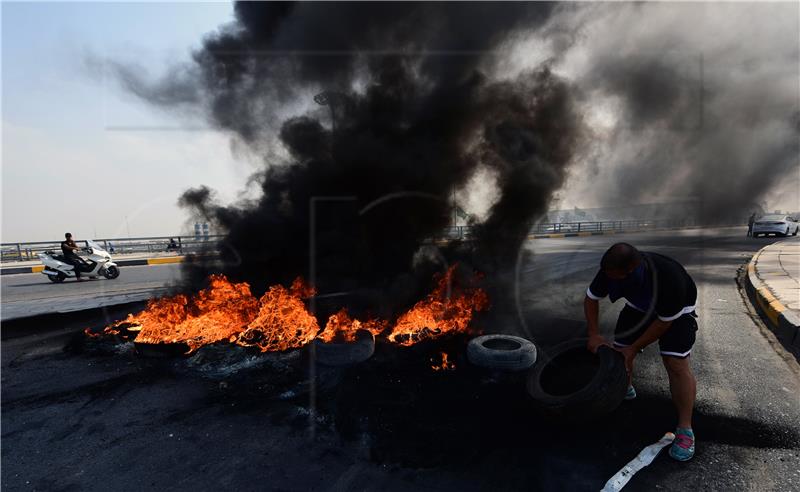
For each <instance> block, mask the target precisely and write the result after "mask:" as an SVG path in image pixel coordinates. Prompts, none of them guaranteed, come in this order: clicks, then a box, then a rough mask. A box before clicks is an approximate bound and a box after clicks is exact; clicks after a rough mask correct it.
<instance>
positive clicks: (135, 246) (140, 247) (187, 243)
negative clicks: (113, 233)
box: [0, 235, 224, 263]
mask: <svg viewBox="0 0 800 492" xmlns="http://www.w3.org/2000/svg"><path fill="white" fill-rule="evenodd" d="M223 237H224V236H220V235H215V236H207V237H200V238H196V237H195V236H158V237H131V238H101V239H92V241H94V242H96V243H98V244H101V245H102V246H103V248H104V249H105V250H106V251H108V252H109V253H112V254H115V255H120V254H134V253H147V254H154V253H165V252H176V253H179V254H187V253H196V252H199V251H201V250H203V249H204V247H207V246H209V243H212V244H213V243H214V242H215V241H217V240H219V239H222V238H223ZM170 239H174V240H175V242H176V243H177V245H178V246H177V248H175V249H167V246H168V245H169V240H170ZM76 243H77V244H78V245H83V246H85V245H86V242H85V241H83V240H78V241H76ZM48 250H51V251H56V252H60V251H61V241H33V242H24V243H2V244H0V261H1V262H2V263H7V262H13V261H27V260H37V259H38V258H39V256H38V255H39V253H42V252H44V251H48Z"/></svg>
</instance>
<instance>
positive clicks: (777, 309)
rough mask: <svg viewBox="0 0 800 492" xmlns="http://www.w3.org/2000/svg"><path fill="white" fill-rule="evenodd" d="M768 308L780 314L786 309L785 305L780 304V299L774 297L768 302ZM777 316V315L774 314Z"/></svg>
mask: <svg viewBox="0 0 800 492" xmlns="http://www.w3.org/2000/svg"><path fill="white" fill-rule="evenodd" d="M769 307H770V309H773V310H774V311H775V312H776V313H778V314H780V313H782V312H784V311H786V307H785V306H784V305H783V304H781V301H779V300H777V299H775V300H774V301H772V302H770V303H769ZM776 317H777V316H776Z"/></svg>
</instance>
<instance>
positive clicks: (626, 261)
mask: <svg viewBox="0 0 800 492" xmlns="http://www.w3.org/2000/svg"><path fill="white" fill-rule="evenodd" d="M640 261H642V254H641V253H639V250H637V249H636V248H634V247H633V246H631V245H630V244H628V243H617V244H615V245H613V246H611V247H610V248H608V250H607V251H606V252H605V254H603V258H602V259H601V260H600V268H602V269H603V271H606V272H607V271H623V272H627V271H628V270H630V269H631V267H633V266H636V265H638V264H639V262H640Z"/></svg>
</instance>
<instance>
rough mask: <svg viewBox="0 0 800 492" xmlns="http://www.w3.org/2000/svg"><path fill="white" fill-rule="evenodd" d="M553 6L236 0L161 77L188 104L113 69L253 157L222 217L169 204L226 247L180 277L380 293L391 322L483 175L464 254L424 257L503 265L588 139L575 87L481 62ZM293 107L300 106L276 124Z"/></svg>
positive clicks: (199, 199) (193, 202)
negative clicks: (298, 279) (415, 269)
mask: <svg viewBox="0 0 800 492" xmlns="http://www.w3.org/2000/svg"><path fill="white" fill-rule="evenodd" d="M554 9H555V6H554V5H553V4H550V3H504V4H494V3H480V2H469V3H456V2H447V3H384V2H381V3H364V2H355V3H349V2H335V3H334V2H321V3H315V2H303V3H283V2H267V3H262V2H242V3H237V4H236V5H235V17H236V20H235V22H233V23H232V24H229V25H225V26H223V27H221V28H220V29H219V31H218V32H216V33H213V34H210V35H208V36H207V37H206V39H205V40H204V42H203V45H202V47H201V48H200V49H198V50H197V51H196V52H195V53H194V55H193V62H192V63H191V64H189V65H188V66H186V67H184V70H183V72H182V73H181V74H178V75H176V74H175V73H172V74H171V77H172V78H174V79H175V84H179V85H180V86H182V87H184V86H186V85H187V84H189V83H190V82H191V84H190V85H192V84H193V85H192V87H193V89H192V91H191V93H192V94H197V95H198V96H197V97H196V98H193V99H192V100H190V101H189V102H188V103H187V97H186V96H185V95H180V94H178V96H177V97H175V99H174V100H173V101H170V100H169V98H170V96H171V95H174V94H175V91H174V90H173V89H174V87H173V86H171V85H170V83H169V81H168V80H167V81H159V82H157V83H147V82H145V81H142V80H139V79H137V78H136V77H134V76H133V75H132V74H131V72H130V71H128V72H125V73H122V72H120V75H121V76H122V77H123V78H124V79H125V85H126V86H127V87H128V88H130V89H131V90H132V91H133V92H134V93H136V94H138V95H140V96H142V97H145V98H146V99H148V100H151V101H153V102H155V103H157V104H159V105H161V106H164V105H166V106H170V105H172V106H174V107H176V108H180V107H184V106H185V105H187V104H190V105H193V106H198V105H199V106H200V107H202V108H203V109H204V110H205V111H206V114H207V116H208V119H209V121H210V122H211V123H212V124H213V125H214V126H215V127H217V128H219V129H221V130H223V131H226V132H229V133H230V134H231V135H232V136H233V138H235V139H236V140H237V141H239V142H244V143H245V144H246V145H247V146H249V148H251V149H252V150H253V151H254V152H257V153H261V155H263V156H264V167H263V169H262V170H261V171H260V172H259V173H258V174H257V182H258V183H259V185H260V188H261V190H260V191H261V193H260V196H259V197H258V198H257V199H256V200H255V201H251V202H247V203H246V204H240V205H222V204H218V203H215V202H214V200H213V193H212V192H211V190H210V189H208V188H205V187H200V188H196V189H191V190H189V191H187V192H186V193H185V194H184V195H183V196H182V197H181V199H180V204H181V205H183V206H185V207H188V208H190V209H192V210H193V211H194V212H195V213H197V214H199V215H201V216H203V217H205V218H207V219H208V220H210V221H211V222H212V223H213V224H215V225H216V226H217V227H218V228H220V229H221V230H222V231H224V232H225V234H226V237H225V239H224V240H223V241H221V243H220V251H221V254H222V262H221V265H220V264H197V263H195V264H191V265H190V266H189V269H188V272H187V278H189V279H190V280H191V281H197V280H198V279H202V278H203V277H204V276H205V274H207V273H209V272H211V271H214V270H220V269H221V271H222V272H224V273H226V274H227V275H229V276H230V277H232V278H234V279H236V280H244V281H248V282H249V283H250V284H251V285H252V286H253V287H254V290H256V291H259V290H263V289H264V288H266V287H267V286H268V285H269V284H272V283H276V282H281V283H287V282H290V281H291V280H292V279H293V278H294V277H295V276H297V275H304V276H308V275H313V277H314V279H313V280H314V281H315V283H316V285H317V287H318V288H319V290H320V291H321V292H322V293H323V294H324V293H330V292H337V291H347V290H353V289H360V288H365V287H367V288H370V289H377V291H380V292H384V293H386V292H388V293H391V295H390V296H388V300H387V296H386V295H384V296H383V300H384V303H385V304H388V305H389V307H388V310H389V311H391V309H392V308H393V307H396V306H400V305H403V304H407V302H408V301H409V300H410V299H413V296H415V295H417V294H418V292H417V291H418V288H419V287H427V284H428V282H429V281H430V276H429V275H428V274H429V273H430V272H429V271H427V270H429V269H430V268H428V269H427V270H426V269H425V268H421V270H420V271H422V272H423V273H424V275H419V278H420V279H423V281H422V282H421V283H420V282H417V281H416V280H415V279H414V276H413V275H409V272H411V271H412V265H413V264H414V263H415V257H416V258H417V260H418V259H419V258H420V257H421V256H423V257H424V256H425V255H420V254H419V251H420V247H421V245H423V244H424V243H426V242H430V241H431V240H432V239H434V238H436V237H439V236H440V235H441V233H442V231H443V230H444V229H445V228H446V227H447V226H448V225H449V224H450V223H451V221H452V211H453V210H452V206H453V203H452V201H451V196H452V194H453V191H454V190H455V189H458V188H461V187H463V186H464V185H465V184H466V183H467V181H468V180H469V179H470V178H471V177H472V176H473V175H474V173H475V172H476V170H477V169H478V168H479V167H488V168H490V169H492V170H493V171H494V172H495V174H496V176H497V182H498V186H497V188H498V191H497V196H496V200H495V202H494V205H493V206H492V207H491V209H490V211H489V213H488V217H487V218H486V219H485V220H484V221H482V222H481V223H478V224H476V235H475V241H474V242H470V243H469V245H468V246H465V245H461V246H460V247H459V248H455V247H451V248H450V249H449V250H448V251H444V253H440V254H439V255H438V256H437V255H433V256H431V255H428V256H429V257H431V258H433V259H434V260H435V261H439V262H440V263H441V262H448V261H454V260H456V259H461V260H462V261H466V262H467V263H469V264H470V265H473V266H475V267H477V268H479V269H481V270H484V273H489V274H491V273H492V272H494V271H497V272H500V271H502V270H503V269H508V268H511V267H512V266H513V265H514V263H515V261H516V258H517V254H518V251H519V248H520V246H521V244H522V241H523V240H524V238H525V236H526V234H527V232H528V228H529V226H530V223H531V222H532V221H533V220H534V219H536V218H537V217H538V216H540V215H541V214H542V213H543V212H545V211H546V209H547V205H548V203H549V200H550V198H551V196H552V194H553V192H554V191H555V190H557V189H558V188H559V187H560V186H561V185H562V184H563V182H564V179H565V177H566V169H567V166H568V165H569V163H570V162H571V159H572V155H573V152H574V151H575V149H576V148H577V147H578V145H579V143H580V137H581V132H582V126H581V118H580V115H579V112H578V111H577V110H576V108H575V105H574V103H573V96H572V94H573V92H574V89H573V88H572V87H571V86H570V85H569V83H568V82H567V81H565V80H563V79H562V78H560V77H558V76H557V75H555V74H554V73H553V72H552V71H551V70H550V69H549V67H548V65H547V63H542V64H539V65H538V66H535V67H530V68H529V69H527V70H525V71H524V72H523V73H521V74H518V75H515V76H514V77H498V76H494V77H490V76H488V75H487V70H486V67H487V66H491V65H492V64H493V63H494V62H496V59H497V58H498V57H503V56H505V53H504V51H503V50H504V49H505V48H506V47H507V44H506V43H507V42H508V41H509V40H511V39H513V38H514V36H515V35H517V34H518V33H520V32H530V30H533V29H536V28H538V27H539V26H541V25H542V23H544V22H545V21H546V20H547V19H548V18H549V16H550V15H551V14H552V12H553V11H554ZM315 96H316V97H315ZM312 98H314V99H315V100H316V103H317V104H321V105H322V106H323V107H320V106H317V105H315V104H313V103H312V102H311V101H312ZM291 104H295V105H297V104H300V105H302V104H305V106H304V109H300V110H296V111H295V112H294V113H291V111H289V116H280V115H286V114H287V110H286V109H285V108H286V107H287V106H289V105H291ZM277 149H280V150H277ZM437 258H438V259H437ZM435 261H434V262H435ZM417 264H419V262H417ZM436 268H439V269H441V268H442V265H441V264H439V265H436ZM310 270H313V271H310ZM486 270H489V271H486ZM406 287H408V288H406Z"/></svg>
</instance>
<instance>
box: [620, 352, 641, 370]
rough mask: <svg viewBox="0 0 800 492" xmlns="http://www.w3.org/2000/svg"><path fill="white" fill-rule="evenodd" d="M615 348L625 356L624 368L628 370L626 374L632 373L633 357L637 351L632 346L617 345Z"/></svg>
mask: <svg viewBox="0 0 800 492" xmlns="http://www.w3.org/2000/svg"><path fill="white" fill-rule="evenodd" d="M616 350H617V352H619V353H621V354H622V356H623V357H625V370H627V371H628V374H633V359H635V358H636V354H638V353H639V351H638V350H636V349H635V348H633V347H619V348H617V349H616Z"/></svg>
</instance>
